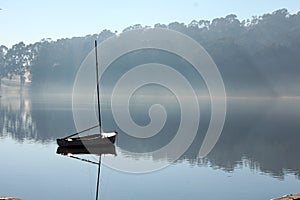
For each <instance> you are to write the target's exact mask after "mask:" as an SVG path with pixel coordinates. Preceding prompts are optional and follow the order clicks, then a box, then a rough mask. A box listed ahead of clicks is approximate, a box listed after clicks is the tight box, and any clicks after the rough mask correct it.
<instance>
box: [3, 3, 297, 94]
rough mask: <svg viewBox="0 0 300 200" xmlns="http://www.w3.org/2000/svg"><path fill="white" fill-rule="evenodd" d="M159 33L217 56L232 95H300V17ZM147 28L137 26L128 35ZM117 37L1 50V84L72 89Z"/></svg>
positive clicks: (233, 19) (230, 18)
mask: <svg viewBox="0 0 300 200" xmlns="http://www.w3.org/2000/svg"><path fill="white" fill-rule="evenodd" d="M154 27H160V28H167V29H171V30H176V31H179V32H182V33H184V34H186V35H188V36H190V37H192V38H193V39H194V40H196V41H197V42H199V43H200V44H201V45H202V46H203V47H204V48H205V49H206V50H207V51H208V53H209V54H210V55H211V56H212V58H213V59H214V61H215V62H216V64H217V66H218V67H219V70H220V72H221V74H222V76H223V78H224V81H225V86H226V87H227V89H228V91H229V92H237V93H238V92H239V90H241V88H242V89H243V90H248V91H251V90H252V89H253V88H265V90H261V93H264V94H265V93H267V94H268V95H273V94H278V93H279V94H282V95H286V94H287V93H299V90H300V89H299V87H298V86H297V85H298V84H297V83H298V77H299V75H300V67H299V66H300V57H299V56H298V55H299V52H300V12H298V13H297V14H290V13H289V12H288V10H287V9H280V10H277V11H274V12H273V13H269V14H264V15H262V16H254V17H252V19H248V20H243V21H240V20H239V19H238V18H237V16H236V15H234V14H230V15H227V16H226V17H221V18H216V19H214V20H212V21H208V20H199V21H197V20H193V21H192V22H191V23H189V24H184V23H179V22H173V23H170V24H168V25H165V24H155V25H154ZM141 28H145V27H144V26H142V25H140V24H137V25H133V26H130V27H127V28H126V29H124V30H123V32H125V31H130V30H135V29H141ZM114 35H116V33H115V32H112V31H110V30H104V31H102V32H101V33H99V34H94V35H87V36H85V37H74V38H65V39H59V40H56V41H53V40H51V39H43V40H41V41H39V42H36V43H34V44H29V45H25V44H24V43H23V42H20V43H18V44H15V45H13V46H12V47H11V48H7V47H5V46H3V45H2V46H1V47H0V79H2V78H4V77H8V78H10V77H12V76H13V75H18V76H20V78H21V82H22V83H24V74H25V73H26V72H30V74H31V79H32V87H41V86H43V87H48V86H50V85H51V84H52V83H56V84H60V85H61V86H65V87H66V88H70V87H71V85H72V83H73V81H74V77H75V75H76V71H77V69H78V67H79V66H80V64H81V62H82V61H83V59H84V58H85V57H86V55H87V54H88V53H89V52H90V51H91V50H92V49H93V41H94V40H95V39H97V40H98V41H99V42H101V41H104V40H105V39H107V38H109V37H111V36H114Z"/></svg>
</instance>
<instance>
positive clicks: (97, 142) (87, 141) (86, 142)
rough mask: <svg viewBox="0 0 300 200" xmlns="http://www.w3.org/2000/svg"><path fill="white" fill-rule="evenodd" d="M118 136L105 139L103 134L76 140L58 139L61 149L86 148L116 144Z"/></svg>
mask: <svg viewBox="0 0 300 200" xmlns="http://www.w3.org/2000/svg"><path fill="white" fill-rule="evenodd" d="M115 140H116V136H115V135H114V136H111V137H105V138H103V137H102V136H101V134H95V135H89V136H84V137H76V138H59V139H56V142H57V144H58V146H60V147H72V148H75V147H79V148H80V147H84V146H101V145H105V144H114V143H115Z"/></svg>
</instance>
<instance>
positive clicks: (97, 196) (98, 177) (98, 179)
mask: <svg viewBox="0 0 300 200" xmlns="http://www.w3.org/2000/svg"><path fill="white" fill-rule="evenodd" d="M100 167H101V155H100V156H99V163H98V174H97V186H96V200H98V198H99V183H100Z"/></svg>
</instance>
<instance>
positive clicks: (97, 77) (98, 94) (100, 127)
mask: <svg viewBox="0 0 300 200" xmlns="http://www.w3.org/2000/svg"><path fill="white" fill-rule="evenodd" d="M95 54H96V82H97V101H98V121H99V129H100V134H102V126H101V112H100V91H99V75H98V54H97V40H95Z"/></svg>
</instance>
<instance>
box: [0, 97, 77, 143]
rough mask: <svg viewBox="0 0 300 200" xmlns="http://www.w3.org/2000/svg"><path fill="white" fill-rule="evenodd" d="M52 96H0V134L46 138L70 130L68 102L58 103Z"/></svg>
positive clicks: (71, 119) (19, 138)
mask: <svg viewBox="0 0 300 200" xmlns="http://www.w3.org/2000/svg"><path fill="white" fill-rule="evenodd" d="M52 100H53V99H50V100H48V98H44V99H35V98H28V97H25V96H23V95H20V96H14V97H5V98H2V99H1V103H0V105H1V109H0V130H1V133H0V134H1V136H6V135H9V136H11V137H12V138H14V139H15V140H17V141H24V140H25V139H27V140H35V141H38V142H46V141H53V140H54V139H55V138H57V137H61V136H63V135H65V134H68V133H70V132H72V131H73V130H74V124H73V118H72V111H71V109H70V105H69V103H68V105H67V106H64V105H63V106H62V105H61V103H59V102H57V101H56V102H55V101H54V100H53V101H52ZM50 101H52V102H51V103H49V102H50Z"/></svg>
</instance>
